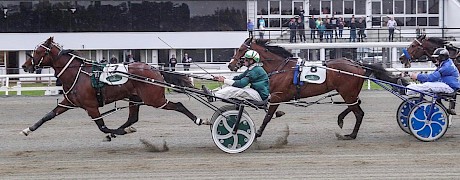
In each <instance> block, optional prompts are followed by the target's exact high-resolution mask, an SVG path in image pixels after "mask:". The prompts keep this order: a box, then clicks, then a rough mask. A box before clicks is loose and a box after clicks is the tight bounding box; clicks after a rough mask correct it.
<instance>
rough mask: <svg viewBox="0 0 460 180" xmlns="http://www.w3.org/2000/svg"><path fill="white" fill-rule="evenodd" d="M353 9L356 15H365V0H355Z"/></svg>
mask: <svg viewBox="0 0 460 180" xmlns="http://www.w3.org/2000/svg"><path fill="white" fill-rule="evenodd" d="M355 5H356V7H355V9H356V12H355V13H356V14H357V15H365V14H366V0H356V2H355Z"/></svg>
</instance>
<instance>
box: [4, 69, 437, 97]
mask: <svg viewBox="0 0 460 180" xmlns="http://www.w3.org/2000/svg"><path fill="white" fill-rule="evenodd" d="M386 70H387V71H390V72H409V71H416V72H420V71H423V72H426V71H434V70H435V68H387V69H386ZM176 72H180V73H188V74H195V75H208V76H209V78H210V74H221V75H224V76H225V75H226V76H231V75H237V74H239V72H232V71H229V70H209V71H176ZM240 72H241V71H240ZM53 77H54V74H10V75H0V80H1V82H2V83H1V86H0V92H5V95H9V92H10V91H16V94H17V95H21V94H22V91H40V90H41V91H45V95H52V94H56V92H58V90H62V87H61V86H51V85H52V80H51V78H53ZM11 78H18V79H19V80H17V82H16V85H11V83H10V81H11ZM31 78H32V79H33V78H48V86H43V87H22V84H23V82H24V81H27V82H30V81H33V80H30V79H31ZM25 79H27V80H25ZM367 88H368V89H370V81H368V85H367Z"/></svg>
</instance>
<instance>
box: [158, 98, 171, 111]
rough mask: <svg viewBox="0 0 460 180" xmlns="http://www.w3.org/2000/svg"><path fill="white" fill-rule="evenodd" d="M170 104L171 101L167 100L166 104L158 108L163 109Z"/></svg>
mask: <svg viewBox="0 0 460 180" xmlns="http://www.w3.org/2000/svg"><path fill="white" fill-rule="evenodd" d="M168 103H169V100H166V103H164V104H163V105H161V106H160V107H158V109H163V108H164V107H165V106H166V105H168Z"/></svg>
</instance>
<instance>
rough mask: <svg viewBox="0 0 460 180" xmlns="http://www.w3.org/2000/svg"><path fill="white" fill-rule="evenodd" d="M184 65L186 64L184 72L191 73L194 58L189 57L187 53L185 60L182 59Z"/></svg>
mask: <svg viewBox="0 0 460 180" xmlns="http://www.w3.org/2000/svg"><path fill="white" fill-rule="evenodd" d="M182 63H184V71H189V70H190V63H192V58H191V57H189V56H188V54H187V53H185V54H184V58H182Z"/></svg>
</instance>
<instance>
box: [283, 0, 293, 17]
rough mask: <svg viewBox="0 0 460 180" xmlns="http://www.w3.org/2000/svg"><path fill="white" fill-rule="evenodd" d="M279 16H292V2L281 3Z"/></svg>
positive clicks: (288, 0)
mask: <svg viewBox="0 0 460 180" xmlns="http://www.w3.org/2000/svg"><path fill="white" fill-rule="evenodd" d="M281 14H282V15H292V0H282V1H281Z"/></svg>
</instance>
